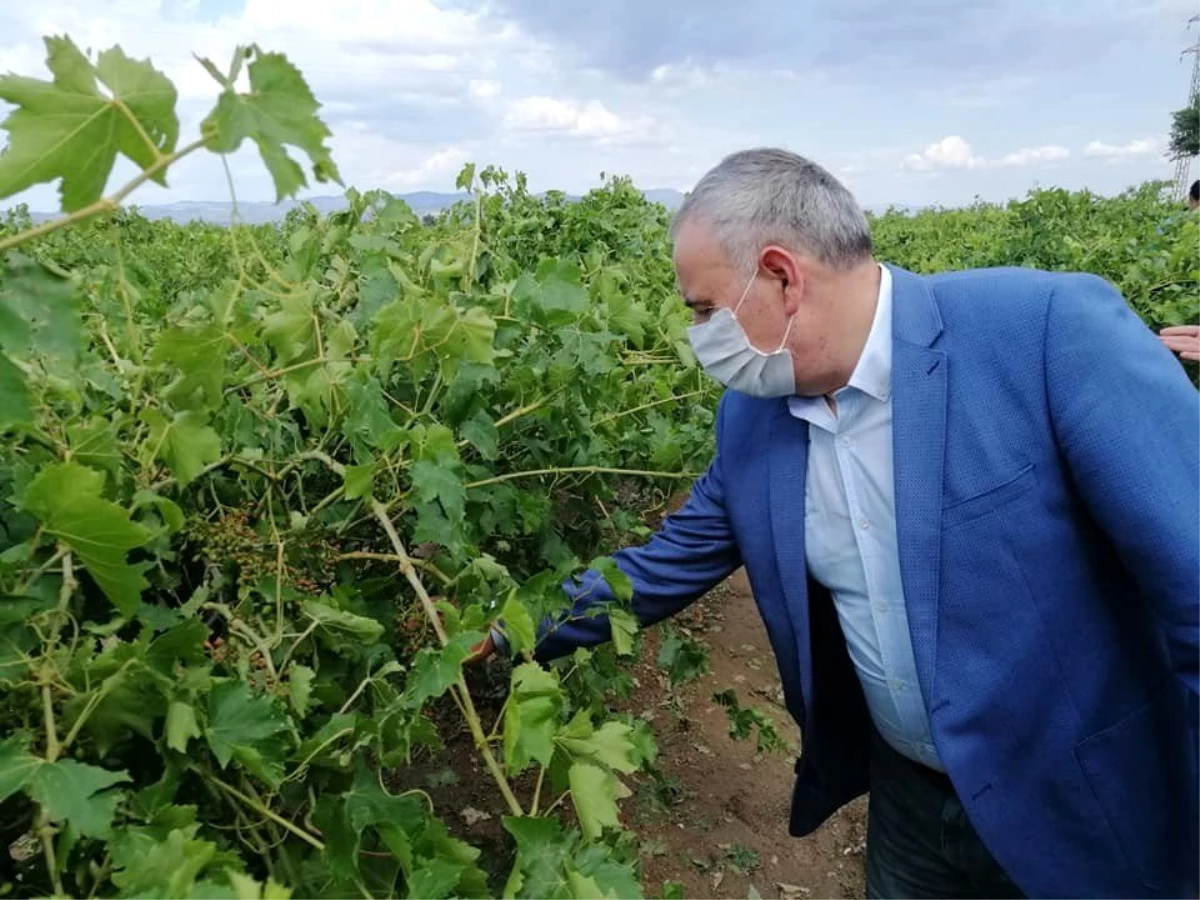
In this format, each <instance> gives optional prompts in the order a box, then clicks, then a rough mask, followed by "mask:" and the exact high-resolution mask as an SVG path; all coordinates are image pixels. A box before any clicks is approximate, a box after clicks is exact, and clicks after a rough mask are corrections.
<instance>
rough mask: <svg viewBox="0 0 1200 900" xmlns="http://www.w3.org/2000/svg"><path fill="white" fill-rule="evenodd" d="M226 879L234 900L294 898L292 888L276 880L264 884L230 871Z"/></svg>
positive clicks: (206, 894)
mask: <svg viewBox="0 0 1200 900" xmlns="http://www.w3.org/2000/svg"><path fill="white" fill-rule="evenodd" d="M225 877H226V878H228V879H229V886H230V887H231V888H233V896H234V900H290V898H291V896H292V891H291V888H286V887H284V886H283V885H281V884H279V883H278V882H277V881H276V880H275V879H274V878H267V881H266V884H263V883H262V882H261V881H257V880H255V879H253V878H251V877H250V876H249V875H246V874H245V873H243V872H233V871H229V872H226V873H225ZM199 886H200V885H197V887H199ZM196 896H199V897H209V896H211V893H210V892H197V894H196Z"/></svg>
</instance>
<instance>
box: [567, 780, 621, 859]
mask: <svg viewBox="0 0 1200 900" xmlns="http://www.w3.org/2000/svg"><path fill="white" fill-rule="evenodd" d="M567 782H568V784H570V786H571V801H572V802H573V803H574V804H575V814H576V815H577V816H578V817H579V825H580V827H581V828H583V833H584V834H585V835H587V836H588V837H589V838H592V839H593V840H594V839H596V838H598V837H600V834H601V832H602V831H603V830H604V829H605V828H606V827H609V826H611V827H613V828H620V827H621V820H620V819H619V818H618V817H617V800H618V799H620V798H622V797H628V796H629V789H628V788H627V787H625V785H623V784H621V782H620V781H619V780H618V779H617V777H616V776H615V775H613V774H612V773H611V772H606V771H605V770H604V769H601V768H600V767H599V766H594V765H592V764H591V763H585V762H577V763H574V764H573V765H572V766H571V768H570V769H569V770H568V772H567Z"/></svg>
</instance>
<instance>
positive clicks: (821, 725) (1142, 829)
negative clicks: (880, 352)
mask: <svg viewBox="0 0 1200 900" xmlns="http://www.w3.org/2000/svg"><path fill="white" fill-rule="evenodd" d="M891 271H892V275H893V279H894V283H893V285H894V287H893V290H894V294H893V296H894V312H893V348H894V352H893V373H892V379H893V384H892V398H893V401H892V402H893V427H894V438H893V444H894V464H895V495H896V516H897V531H898V540H899V549H900V566H901V573H902V576H903V584H904V595H905V600H906V603H907V607H908V621H909V627H910V630H911V634H912V641H913V648H914V651H915V655H916V661H917V667H918V671H919V679H920V685H921V690H922V692H923V696H924V697H925V701H926V705H927V707H928V709H929V714H930V720H931V727H932V733H933V741H934V744H935V745H936V747H937V749H938V752H939V754H940V757H941V759H942V761H943V763H944V765H945V766H946V768H947V771H948V774H949V776H950V778H951V780H952V781H953V783H954V786H955V788H956V790H957V792H958V794H959V796H960V797H961V800H962V802H963V805H964V806H965V808H966V810H967V812H968V815H969V816H970V818H971V821H972V823H973V824H974V826H975V827H976V829H977V831H978V832H979V834H980V836H981V837H982V838H983V840H984V842H985V843H986V845H987V846H988V848H989V849H990V850H991V852H992V853H993V855H994V856H995V857H996V859H997V861H998V862H999V863H1000V864H1001V865H1002V866H1003V867H1004V868H1005V869H1006V870H1007V872H1008V873H1009V875H1010V877H1011V878H1012V879H1013V880H1014V881H1015V882H1016V883H1017V884H1018V885H1019V886H1020V887H1021V889H1022V890H1023V891H1025V892H1026V893H1027V894H1028V895H1029V896H1040V897H1057V896H1062V897H1066V896H1070V897H1083V896H1098V897H1117V896H1136V897H1159V896H1161V897H1178V896H1192V897H1194V896H1196V892H1197V867H1198V856H1197V843H1198V838H1200V835H1198V828H1197V821H1198V814H1200V811H1198V809H1197V789H1198V787H1200V784H1198V781H1197V769H1198V765H1197V742H1196V733H1197V732H1196V729H1197V708H1198V706H1197V702H1196V694H1197V675H1198V667H1200V664H1198V652H1200V651H1198V647H1197V644H1198V640H1197V638H1198V634H1200V618H1198V610H1200V397H1198V395H1197V392H1196V390H1195V389H1194V388H1193V386H1192V385H1191V383H1190V382H1189V380H1188V379H1187V377H1186V376H1185V374H1184V372H1183V370H1182V367H1181V366H1180V365H1179V363H1178V362H1177V361H1176V359H1175V358H1174V357H1173V356H1172V355H1171V353H1170V352H1169V351H1168V350H1167V349H1166V348H1164V347H1163V346H1162V345H1161V344H1160V342H1159V341H1158V339H1157V338H1156V337H1155V336H1154V335H1153V334H1152V333H1151V332H1150V331H1149V330H1148V329H1147V328H1146V326H1145V325H1144V324H1143V323H1142V322H1141V320H1140V319H1138V317H1137V316H1136V315H1135V314H1134V313H1133V312H1132V311H1131V310H1130V308H1129V307H1128V306H1127V305H1126V303H1125V302H1124V300H1123V299H1122V297H1121V296H1120V294H1119V293H1118V292H1117V291H1116V290H1114V289H1113V287H1112V286H1111V285H1110V284H1108V283H1107V282H1106V281H1104V280H1102V279H1100V278H1097V277H1094V276H1090V275H1078V274H1051V273H1046V272H1039V271H1034V270H1029V269H1015V268H1008V269H991V270H976V271H970V272H960V273H949V274H943V275H937V276H934V277H920V276H917V275H914V274H912V273H910V272H906V271H904V270H902V269H898V268H894V267H892V269H891ZM807 446H808V426H807V424H806V423H805V422H802V421H799V420H797V419H795V418H794V417H792V416H791V415H789V413H788V412H787V408H786V403H785V401H783V400H761V399H756V398H751V397H748V396H745V395H742V394H737V393H735V392H731V391H730V392H726V394H725V396H724V397H723V398H722V400H721V404H720V409H719V413H718V416H717V449H716V455H715V457H714V459H713V461H712V463H711V465H710V466H709V468H708V470H707V471H706V472H705V473H704V475H703V476H702V477H701V478H699V479H698V480H697V481H696V482H695V484H694V485H693V488H692V492H691V496H690V498H689V500H688V502H687V503H686V504H685V505H684V506H683V507H682V508H681V509H680V510H679V511H678V512H677V513H676V514H674V515H673V516H671V517H669V518H668V519H667V520H666V521H665V522H664V524H663V526H662V528H661V529H660V530H659V531H658V532H657V533H656V534H655V535H654V537H653V538H652V539H651V540H650V541H649V542H648V543H646V544H645V545H643V546H640V547H636V548H629V549H625V550H621V551H619V552H618V553H616V554H614V556H615V559H616V560H617V562H618V564H619V565H620V567H621V569H622V570H623V571H624V572H625V573H626V574H628V575H629V577H630V578H631V579H632V581H633V584H634V589H635V598H634V611H635V613H636V615H637V617H638V619H639V621H640V622H641V623H642V624H643V625H650V624H652V623H655V622H658V621H660V620H662V619H664V618H666V617H667V616H670V615H672V614H673V613H676V612H678V611H679V610H680V609H682V608H683V607H685V606H687V605H688V604H689V603H691V602H692V601H694V600H696V599H697V598H698V597H700V596H702V595H703V594H704V593H705V592H706V591H708V590H709V589H710V588H712V587H713V586H715V585H716V584H717V583H718V582H720V581H721V580H722V579H724V578H725V577H726V576H728V575H729V574H730V573H731V572H733V571H734V570H735V569H736V568H737V567H738V566H740V565H744V566H745V568H746V572H747V574H748V576H749V580H750V584H751V586H752V588H753V592H754V597H755V601H756V603H757V605H758V609H759V612H760V614H761V615H762V619H763V622H764V623H765V625H766V630H767V633H768V635H769V638H770V641H771V646H772V649H773V650H774V652H775V656H776V659H777V661H778V664H779V674H780V678H781V680H782V682H783V690H784V696H785V700H786V705H787V708H788V710H789V712H790V713H791V715H792V716H793V717H794V718H795V720H796V722H797V723H798V725H799V727H800V730H801V734H802V747H803V750H802V754H801V757H800V759H799V761H798V762H797V764H796V773H797V778H796V782H795V786H794V789H793V798H792V812H791V822H790V831H791V833H792V834H793V835H797V836H799V835H805V834H808V833H810V832H812V831H813V830H814V829H816V828H817V827H818V826H819V825H820V824H821V823H822V822H824V821H825V820H826V819H827V818H828V817H829V816H830V815H831V814H832V813H833V812H834V811H835V810H837V809H838V808H839V807H840V806H841V805H843V804H845V803H846V802H848V801H849V800H851V799H853V798H854V797H856V796H858V795H860V794H862V793H863V792H865V791H866V790H867V783H868V782H867V776H868V771H867V770H868V765H869V759H868V746H869V742H868V733H869V731H868V729H869V727H870V725H869V718H868V716H867V712H866V707H865V704H864V701H863V697H862V692H861V689H860V688H859V685H858V680H857V677H856V675H855V672H854V669H853V667H852V666H851V664H850V660H849V658H848V655H847V652H846V646H845V641H844V639H843V637H842V635H841V631H840V628H839V626H838V620H837V615H836V613H835V611H834V608H833V604H832V602H831V599H830V596H829V593H828V592H827V591H826V590H825V589H824V588H822V587H821V586H820V585H818V584H817V583H815V582H814V581H812V579H811V578H809V576H808V573H807V567H806V564H805V552H804V481H805V469H806V459H807ZM565 587H566V589H567V591H568V593H569V594H570V595H571V597H572V598H574V609H573V616H572V617H571V618H570V619H568V620H565V621H562V620H560V621H559V624H553V625H552V624H549V623H547V626H546V629H545V630H544V631H543V635H542V638H541V641H540V644H539V648H538V652H537V656H538V658H540V659H543V660H548V659H552V658H555V657H557V656H561V655H564V654H566V653H569V652H570V651H571V650H572V649H574V648H575V647H578V646H588V645H594V644H598V643H600V642H602V641H605V640H608V639H609V637H610V630H609V625H608V622H607V618H606V617H605V616H603V615H599V616H593V617H587V616H585V615H583V614H584V612H585V610H586V608H588V607H591V606H592V605H593V604H595V603H598V602H599V603H604V602H607V601H609V600H611V599H612V595H611V593H610V592H609V591H608V590H607V588H606V586H605V585H604V582H603V580H602V579H601V578H600V577H599V575H598V574H597V573H595V572H589V573H587V574H586V575H584V576H583V577H582V578H581V579H579V580H572V581H570V582H568V584H567V585H566V586H565ZM593 612H594V610H593ZM581 616H582V617H581Z"/></svg>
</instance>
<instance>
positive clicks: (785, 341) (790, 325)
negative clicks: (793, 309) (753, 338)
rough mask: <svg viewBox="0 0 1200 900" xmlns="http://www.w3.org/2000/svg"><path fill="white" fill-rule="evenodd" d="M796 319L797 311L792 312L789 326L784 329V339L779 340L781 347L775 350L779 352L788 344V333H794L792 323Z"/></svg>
mask: <svg viewBox="0 0 1200 900" xmlns="http://www.w3.org/2000/svg"><path fill="white" fill-rule="evenodd" d="M797 312H799V310H797ZM795 321H796V313H792V317H791V318H790V319H788V323H787V328H785V329H783V340H782V341H780V342H779V348H778V349H777V350H776V351H775V352H776V353H778V352H779V351H780V350H782V349H783V348H784V347H786V346H787V340H788V335H789V334H791V333H792V323H794V322H795Z"/></svg>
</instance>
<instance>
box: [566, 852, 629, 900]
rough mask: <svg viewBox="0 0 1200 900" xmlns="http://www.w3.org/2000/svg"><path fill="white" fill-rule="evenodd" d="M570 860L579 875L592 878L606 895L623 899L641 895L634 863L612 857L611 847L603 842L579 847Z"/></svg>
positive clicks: (626, 899)
mask: <svg viewBox="0 0 1200 900" xmlns="http://www.w3.org/2000/svg"><path fill="white" fill-rule="evenodd" d="M571 862H572V863H573V864H574V867H575V869H576V870H578V872H579V873H580V874H581V875H585V876H587V877H588V878H590V879H592V880H593V881H594V882H595V883H596V884H597V885H598V886H599V887H600V889H601V890H602V891H604V892H605V893H606V894H607V895H608V896H612V897H621V898H625V900H632V898H640V897H641V896H642V886H641V884H639V883H638V878H637V874H636V873H635V872H634V864H633V863H628V862H619V861H617V860H616V859H614V858H613V851H612V849H611V848H610V847H608V846H607V845H605V844H603V843H595V844H588V845H586V846H583V847H580V848H579V851H578V852H577V853H575V854H573V855H572V857H571Z"/></svg>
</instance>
